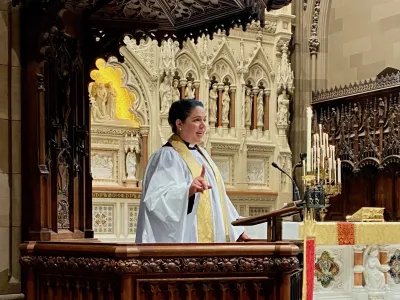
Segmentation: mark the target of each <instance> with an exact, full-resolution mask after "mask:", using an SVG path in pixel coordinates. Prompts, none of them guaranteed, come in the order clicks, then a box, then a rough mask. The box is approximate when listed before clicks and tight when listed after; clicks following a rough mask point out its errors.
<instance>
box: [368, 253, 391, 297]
mask: <svg viewBox="0 0 400 300" xmlns="http://www.w3.org/2000/svg"><path fill="white" fill-rule="evenodd" d="M363 260H364V267H365V270H364V279H365V287H366V288H367V289H369V290H380V289H383V288H384V287H385V275H384V274H383V272H385V271H387V270H383V267H382V265H381V263H380V261H379V249H378V247H377V246H376V245H370V246H368V247H367V248H366V249H365V251H364V259H363Z"/></svg>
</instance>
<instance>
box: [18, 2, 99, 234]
mask: <svg viewBox="0 0 400 300" xmlns="http://www.w3.org/2000/svg"><path fill="white" fill-rule="evenodd" d="M56 11H57V7H56V6H54V7H49V8H48V12H47V13H46V12H43V11H41V12H39V11H38V12H37V14H36V15H34V14H33V13H32V12H26V11H24V12H23V15H24V18H25V21H26V22H24V23H23V26H25V27H24V28H23V29H24V31H25V32H26V33H27V36H26V37H25V38H26V41H25V43H26V45H27V47H23V48H24V51H23V54H22V56H23V58H24V61H25V62H26V64H27V66H25V68H24V71H23V78H24V79H23V82H24V89H23V99H24V100H23V103H24V105H22V115H23V120H22V128H23V130H22V143H23V148H24V149H25V151H26V152H25V155H24V156H23V172H22V173H23V216H24V218H23V219H24V221H25V223H24V224H23V238H24V239H29V240H50V239H62V238H81V237H84V236H87V237H92V236H93V231H92V229H91V221H88V220H90V219H91V209H90V210H87V209H86V207H87V204H88V203H87V202H90V203H89V205H90V208H91V197H90V198H89V199H87V201H86V198H87V197H86V196H87V191H88V190H89V191H90V194H89V195H91V177H90V173H89V168H88V167H89V156H88V155H89V152H90V147H89V140H88V132H89V125H90V124H89V119H88V117H89V114H88V111H89V102H88V99H87V98H88V97H87V85H86V84H85V80H86V79H85V66H84V63H83V59H82V41H81V40H79V39H78V38H77V37H76V36H75V35H74V30H73V29H74V27H73V26H71V24H75V27H78V28H79V26H80V25H79V22H76V21H74V20H72V19H70V16H67V15H65V13H63V11H60V12H59V13H58V14H56V13H55V12H56ZM64 22H65V23H64ZM75 29H76V28H75ZM88 175H89V176H88Z"/></svg>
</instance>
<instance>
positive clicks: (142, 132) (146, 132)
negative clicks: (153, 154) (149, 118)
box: [139, 125, 150, 175]
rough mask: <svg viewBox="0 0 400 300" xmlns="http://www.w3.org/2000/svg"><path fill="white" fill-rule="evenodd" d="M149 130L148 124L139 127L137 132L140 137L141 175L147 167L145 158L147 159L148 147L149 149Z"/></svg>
mask: <svg viewBox="0 0 400 300" xmlns="http://www.w3.org/2000/svg"><path fill="white" fill-rule="evenodd" d="M149 130H150V126H149V125H143V126H142V127H140V129H139V132H140V135H141V137H142V151H141V152H142V157H141V158H142V169H143V175H144V171H145V170H146V167H147V160H148V159H149V157H148V156H149V155H148V153H149V152H148V151H149V150H148V149H149V140H148V138H149Z"/></svg>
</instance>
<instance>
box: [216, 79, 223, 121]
mask: <svg viewBox="0 0 400 300" xmlns="http://www.w3.org/2000/svg"><path fill="white" fill-rule="evenodd" d="M223 90H224V84H223V83H218V111H217V127H221V126H222V91H223Z"/></svg>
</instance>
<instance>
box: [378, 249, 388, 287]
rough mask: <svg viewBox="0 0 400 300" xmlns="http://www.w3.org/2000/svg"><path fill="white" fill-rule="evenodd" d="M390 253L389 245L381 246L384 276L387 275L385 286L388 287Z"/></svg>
mask: <svg viewBox="0 0 400 300" xmlns="http://www.w3.org/2000/svg"><path fill="white" fill-rule="evenodd" d="M388 252H389V245H380V246H379V261H380V263H381V266H382V271H383V274H384V275H385V286H386V287H387V285H388V271H389V270H390V267H389V265H388Z"/></svg>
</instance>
